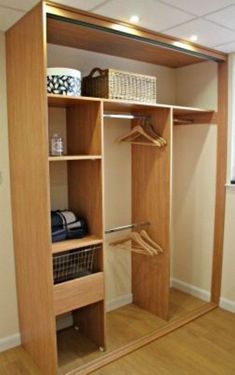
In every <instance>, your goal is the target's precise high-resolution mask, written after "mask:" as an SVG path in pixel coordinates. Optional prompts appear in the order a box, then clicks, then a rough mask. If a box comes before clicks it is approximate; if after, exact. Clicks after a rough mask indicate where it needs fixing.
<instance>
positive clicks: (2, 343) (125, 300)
mask: <svg viewBox="0 0 235 375" xmlns="http://www.w3.org/2000/svg"><path fill="white" fill-rule="evenodd" d="M171 286H172V287H174V288H176V289H179V290H181V291H182V292H185V293H188V294H191V295H193V296H195V297H197V298H200V299H202V300H204V301H209V299H210V293H209V292H208V291H206V290H204V289H201V288H198V287H196V286H194V285H190V284H188V283H185V282H184V281H181V280H177V279H171ZM132 301H133V296H132V294H126V295H124V296H120V297H118V298H115V299H112V300H109V301H107V303H106V311H112V310H115V309H118V308H119V307H122V306H125V305H128V304H129V303H132ZM220 307H221V308H222V309H225V310H228V311H230V312H232V313H235V302H234V301H231V300H228V299H226V298H221V299H220ZM72 324H73V319H72V315H71V314H66V315H64V316H63V317H62V318H60V319H59V320H58V322H57V330H61V329H64V328H67V327H71V326H72ZM20 344H21V339H20V334H19V333H16V334H15V335H11V336H8V337H4V338H2V339H0V352H3V351H4V350H8V349H11V348H14V347H15V346H19V345H20Z"/></svg>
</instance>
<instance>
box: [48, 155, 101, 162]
mask: <svg viewBox="0 0 235 375" xmlns="http://www.w3.org/2000/svg"><path fill="white" fill-rule="evenodd" d="M101 159H102V156H101V155H63V156H49V157H48V160H49V161H53V162H54V161H73V160H75V161H76V160H101Z"/></svg>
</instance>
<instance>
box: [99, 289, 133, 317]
mask: <svg viewBox="0 0 235 375" xmlns="http://www.w3.org/2000/svg"><path fill="white" fill-rule="evenodd" d="M132 302H133V295H132V293H129V294H125V295H123V296H120V297H117V298H114V299H111V300H109V301H107V302H106V311H107V312H109V311H112V310H116V309H118V308H119V307H122V306H125V305H129V304H130V303H132Z"/></svg>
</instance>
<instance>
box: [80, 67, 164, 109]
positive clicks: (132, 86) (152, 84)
mask: <svg viewBox="0 0 235 375" xmlns="http://www.w3.org/2000/svg"><path fill="white" fill-rule="evenodd" d="M97 73H98V75H96V76H95V74H97ZM82 95H84V96H93V97H99V98H106V99H124V100H133V101H140V102H147V103H156V101H157V88H156V77H152V76H146V75H143V74H135V73H128V72H123V71H121V70H115V69H105V70H102V69H100V68H94V69H93V70H92V71H91V73H90V74H89V75H88V76H87V77H84V78H83V82H82Z"/></svg>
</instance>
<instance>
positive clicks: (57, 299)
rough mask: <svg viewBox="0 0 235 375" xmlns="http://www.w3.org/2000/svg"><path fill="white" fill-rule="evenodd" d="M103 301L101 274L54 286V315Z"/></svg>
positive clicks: (102, 277)
mask: <svg viewBox="0 0 235 375" xmlns="http://www.w3.org/2000/svg"><path fill="white" fill-rule="evenodd" d="M103 299H104V276H103V273H102V272H98V273H94V274H93V275H89V276H84V277H81V278H79V279H76V280H71V281H66V282H64V283H61V284H57V285H55V286H54V306H55V315H60V314H64V313H66V312H68V311H71V310H74V309H78V308H80V307H83V306H86V305H90V304H91V303H95V302H98V301H101V300H103Z"/></svg>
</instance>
